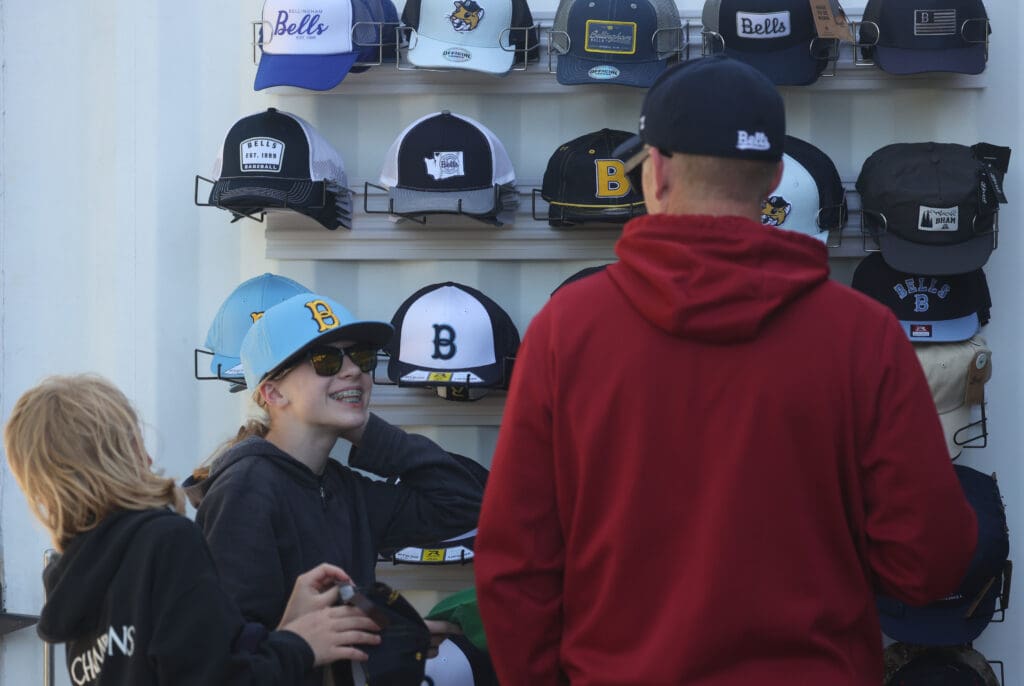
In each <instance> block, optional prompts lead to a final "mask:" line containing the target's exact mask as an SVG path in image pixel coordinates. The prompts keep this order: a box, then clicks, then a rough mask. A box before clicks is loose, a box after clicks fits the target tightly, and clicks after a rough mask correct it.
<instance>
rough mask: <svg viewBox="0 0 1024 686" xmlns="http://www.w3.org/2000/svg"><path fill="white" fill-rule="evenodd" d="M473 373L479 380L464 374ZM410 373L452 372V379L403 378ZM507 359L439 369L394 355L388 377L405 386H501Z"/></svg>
mask: <svg viewBox="0 0 1024 686" xmlns="http://www.w3.org/2000/svg"><path fill="white" fill-rule="evenodd" d="M467 373H468V374H472V375H473V376H476V377H477V378H478V379H479V381H471V380H467V379H466V377H465V376H462V375H463V374H467ZM410 374H416V375H418V376H420V377H423V378H426V377H427V376H428V375H431V374H433V375H438V374H451V375H452V378H451V380H450V381H436V380H429V381H406V380H403V379H405V377H408V376H409V375H410ZM504 377H505V360H503V359H502V360H498V361H497V362H495V363H493V364H488V365H484V366H482V367H464V368H461V369H437V368H426V367H424V366H422V365H418V364H409V363H408V362H402V361H401V360H399V359H397V358H395V357H392V358H391V360H390V361H389V362H388V378H389V379H391V381H393V382H395V383H400V384H401V385H403V386H416V387H422V388H434V387H438V386H464V387H468V388H501V387H502V384H503V383H504V382H505V378H504Z"/></svg>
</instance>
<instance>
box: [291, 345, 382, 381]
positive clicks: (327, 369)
mask: <svg viewBox="0 0 1024 686" xmlns="http://www.w3.org/2000/svg"><path fill="white" fill-rule="evenodd" d="M377 350H378V349H377V348H376V347H374V346H372V345H367V344H365V343H357V344H355V345H350V346H349V347H347V348H335V347H334V346H330V345H323V346H317V347H315V348H310V349H309V351H307V352H306V359H308V360H309V361H310V363H312V365H313V371H315V372H316V373H317V375H318V376H334V375H335V374H337V373H338V372H339V371H340V370H341V365H342V363H344V361H345V356H346V355H348V359H350V360H352V361H353V362H355V365H356V366H357V367H359V369H360V370H361V371H363V372H364V373H369V372H372V371H373V370H374V369H375V368H376V367H377Z"/></svg>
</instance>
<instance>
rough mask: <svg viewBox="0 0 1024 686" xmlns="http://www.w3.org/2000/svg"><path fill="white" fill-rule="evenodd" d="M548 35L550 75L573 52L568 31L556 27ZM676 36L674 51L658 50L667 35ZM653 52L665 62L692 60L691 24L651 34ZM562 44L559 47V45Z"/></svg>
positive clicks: (669, 27)
mask: <svg viewBox="0 0 1024 686" xmlns="http://www.w3.org/2000/svg"><path fill="white" fill-rule="evenodd" d="M547 34H548V40H547V44H548V50H547V53H548V73H549V74H554V73H556V71H557V69H556V58H557V57H560V56H562V55H567V54H569V52H571V51H572V36H570V35H569V33H568V32H567V31H556V30H555V29H554V27H552V28H549V29H548V30H547ZM670 34H675V40H674V41H672V44H673V46H674V47H673V49H672V50H660V49H659V48H658V41H659V40H660V39H661V38H662V37H663V36H665V35H670ZM650 40H651V50H652V51H653V52H654V53H655V54H657V55H665V54H667V57H664V58H662V59H663V60H664V61H671V60H676V61H680V62H685V61H687V60H689V59H690V22H689V21H684V22H683V23H682V24H680V25H679V26H678V27H676V26H665V27H660V28H658V29H655V31H654V32H653V33H652V34H651V37H650ZM559 42H560V43H561V45H558V44H557V43H559Z"/></svg>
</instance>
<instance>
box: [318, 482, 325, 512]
mask: <svg viewBox="0 0 1024 686" xmlns="http://www.w3.org/2000/svg"><path fill="white" fill-rule="evenodd" d="M317 484H318V485H319V486H320V507H321V508H322V509H324V510H327V490H326V489H325V488H324V479H323V477H320V478H318V479H317Z"/></svg>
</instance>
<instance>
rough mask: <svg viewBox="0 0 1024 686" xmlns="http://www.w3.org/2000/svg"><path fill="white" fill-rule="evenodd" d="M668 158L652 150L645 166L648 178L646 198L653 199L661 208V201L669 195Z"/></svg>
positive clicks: (645, 185) (645, 184) (655, 149)
mask: <svg viewBox="0 0 1024 686" xmlns="http://www.w3.org/2000/svg"><path fill="white" fill-rule="evenodd" d="M668 164H669V161H668V158H667V157H665V156H664V155H662V154H661V153H660V152H659V151H658V149H657V148H651V150H650V153H649V155H648V159H647V161H646V164H645V167H646V169H645V172H646V174H647V177H646V178H645V179H644V198H647V197H651V198H653V199H654V200H655V202H656V203H657V205H656V207H660V206H661V201H662V199H663V198H664V197H665V195H666V194H667V193H668V179H669V173H668V168H667V166H668Z"/></svg>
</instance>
